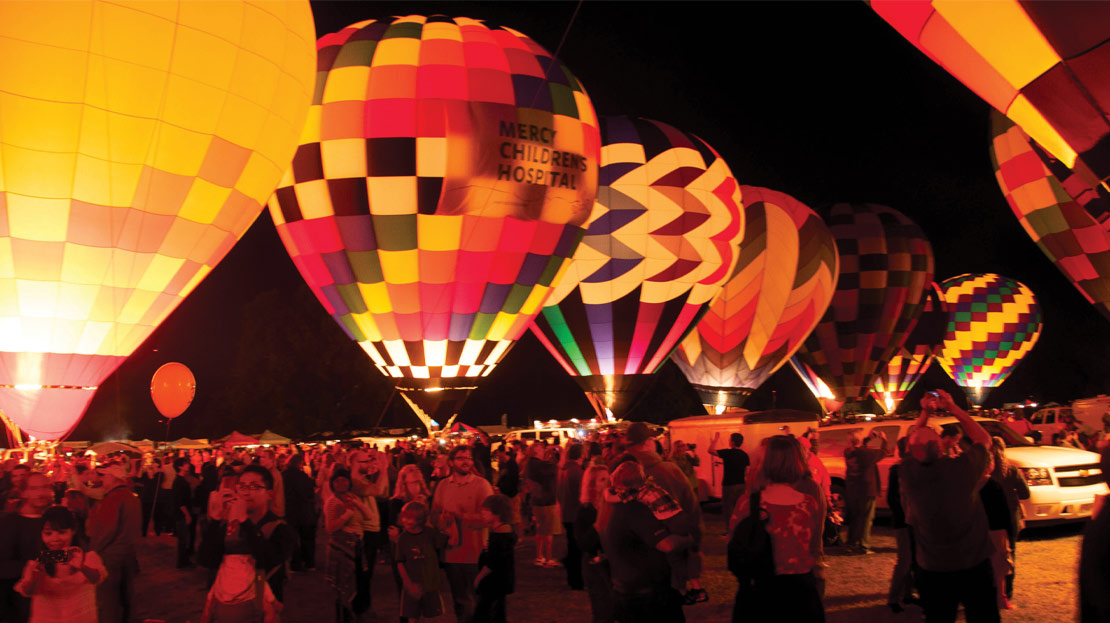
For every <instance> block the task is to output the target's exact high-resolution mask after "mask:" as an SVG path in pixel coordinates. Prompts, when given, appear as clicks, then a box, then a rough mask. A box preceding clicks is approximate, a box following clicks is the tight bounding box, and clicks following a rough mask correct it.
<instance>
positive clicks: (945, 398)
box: [934, 389, 957, 411]
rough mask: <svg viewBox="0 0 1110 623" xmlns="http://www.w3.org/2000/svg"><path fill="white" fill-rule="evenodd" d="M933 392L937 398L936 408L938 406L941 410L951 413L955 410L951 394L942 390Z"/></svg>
mask: <svg viewBox="0 0 1110 623" xmlns="http://www.w3.org/2000/svg"><path fill="white" fill-rule="evenodd" d="M934 391H936V393H937V396H939V398H937V406H939V407H940V408H941V409H944V410H945V411H951V410H953V409H956V408H957V407H956V403H955V401H953V400H952V395H951V394H949V393H948V392H946V391H944V390H943V389H938V390H934Z"/></svg>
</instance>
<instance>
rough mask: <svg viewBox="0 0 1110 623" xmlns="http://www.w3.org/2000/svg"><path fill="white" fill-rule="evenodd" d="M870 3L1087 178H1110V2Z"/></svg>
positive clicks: (887, 0)
mask: <svg viewBox="0 0 1110 623" xmlns="http://www.w3.org/2000/svg"><path fill="white" fill-rule="evenodd" d="M870 3H871V7H872V8H873V9H874V10H875V12H876V13H878V14H879V15H880V16H881V17H882V18H883V19H885V20H886V21H887V22H889V23H890V25H891V26H893V27H894V28H895V29H896V30H898V32H899V33H901V34H902V36H904V37H906V39H908V40H909V41H910V42H911V43H913V44H914V45H915V46H917V47H918V48H919V49H920V50H921V51H923V52H925V54H927V55H928V56H929V58H931V59H933V60H934V61H936V62H937V63H938V64H940V65H941V66H942V67H944V68H945V69H946V70H948V72H949V73H951V74H952V75H953V76H955V77H956V78H958V79H959V80H960V81H962V82H963V83H964V84H965V85H967V86H968V87H970V88H971V90H972V91H974V92H975V93H977V94H978V95H979V96H980V97H982V98H983V99H984V100H986V101H987V103H989V104H990V105H991V106H993V107H994V108H995V109H997V110H999V111H1000V112H1002V113H1004V114H1005V115H1006V116H1008V117H1009V118H1010V119H1012V120H1013V121H1014V122H1016V123H1017V124H1018V125H1019V126H1021V127H1022V129H1024V130H1025V131H1026V132H1027V133H1028V134H1029V135H1030V136H1032V137H1033V138H1034V139H1036V141H1037V142H1038V143H1039V144H1040V145H1041V146H1042V147H1044V148H1045V149H1046V150H1047V151H1048V152H1049V153H1051V154H1053V155H1054V156H1055V157H1056V158H1057V159H1059V160H1060V161H1062V162H1063V163H1064V164H1065V165H1066V166H1068V167H1069V168H1071V169H1073V170H1075V171H1076V172H1077V173H1078V174H1079V175H1080V176H1081V177H1082V178H1084V179H1086V180H1087V181H1088V183H1089V184H1092V185H1097V184H1098V183H1100V182H1105V181H1106V179H1107V177H1110V4H1107V3H1105V2H1030V1H1028V0H1001V1H997V2H962V1H945V0H935V1H933V2H931V3H930V2H920V1H919V2H905V1H904V0H870Z"/></svg>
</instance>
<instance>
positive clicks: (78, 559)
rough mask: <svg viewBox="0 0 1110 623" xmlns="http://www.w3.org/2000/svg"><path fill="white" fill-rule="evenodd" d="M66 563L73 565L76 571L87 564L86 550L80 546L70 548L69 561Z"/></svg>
mask: <svg viewBox="0 0 1110 623" xmlns="http://www.w3.org/2000/svg"><path fill="white" fill-rule="evenodd" d="M66 564H68V565H69V566H71V567H73V569H74V571H76V570H78V569H80V568H81V567H83V566H85V552H83V551H82V550H81V548H80V547H71V548H69V562H68V563H66Z"/></svg>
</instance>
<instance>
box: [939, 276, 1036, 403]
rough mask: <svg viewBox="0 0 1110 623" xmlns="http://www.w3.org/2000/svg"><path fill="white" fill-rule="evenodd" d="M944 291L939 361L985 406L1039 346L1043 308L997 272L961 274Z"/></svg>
mask: <svg viewBox="0 0 1110 623" xmlns="http://www.w3.org/2000/svg"><path fill="white" fill-rule="evenodd" d="M940 286H941V290H942V293H943V295H944V300H945V302H946V303H947V305H948V313H949V320H948V333H947V335H945V338H944V344H943V346H942V347H941V351H940V354H939V355H938V356H937V359H938V360H939V361H940V365H941V367H943V368H944V371H945V372H947V373H948V376H950V377H952V379H953V380H954V381H956V384H957V385H959V386H960V387H962V388H963V390H964V392H965V393H966V394H967V396H968V399H969V400H971V401H972V402H973V403H975V404H976V405H981V404H983V400H985V399H986V397H987V394H988V393H989V392H990V390H991V388H994V387H998V386H999V385H1001V384H1002V383H1003V382H1004V381H1005V380H1006V377H1008V376H1010V373H1011V372H1013V371H1014V368H1016V367H1017V365H1018V364H1019V363H1021V360H1022V358H1023V357H1025V355H1027V354H1028V353H1029V351H1031V350H1033V346H1035V345H1036V344H1037V339H1038V338H1040V336H1041V327H1042V326H1043V321H1042V314H1041V306H1040V304H1039V303H1037V297H1035V296H1034V295H1033V291H1032V290H1030V289H1029V288H1028V287H1026V286H1025V285H1024V284H1022V283H1019V282H1017V281H1014V280H1013V279H1010V278H1008V277H1003V276H1002V275H996V274H993V273H987V274H979V275H960V276H958V277H953V278H951V279H948V280H945V281H944V282H943V283H941V284H940Z"/></svg>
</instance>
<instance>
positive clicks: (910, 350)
mask: <svg viewBox="0 0 1110 623" xmlns="http://www.w3.org/2000/svg"><path fill="white" fill-rule="evenodd" d="M947 331H948V306H947V305H946V304H945V302H944V297H943V295H941V292H940V286H939V285H937V284H936V283H932V284H930V286H929V289H927V290H925V308H924V309H923V310H922V312H921V317H920V318H918V319H917V325H915V326H914V328H913V331H911V332H910V335H909V337H907V338H906V341H905V343H904V344H902V348H900V349H898V353H897V354H895V355H894V356H893V357H891V358H890V361H889V362H888V363H887V364H886V365H885V366H882V367H881V368H880V369H879V374H878V375H877V377H876V378H875V388H874V389H873V390H872V391H871V395H872V396H874V397H875V400H876V402H878V403H879V406H881V407H882V408H883V409H884V410H886V412H887V413H894V412H895V411H897V410H898V405H899V404H900V403H901V402H902V399H903V398H905V397H906V394H908V393H909V391H910V390H911V389H913V386H914V385H916V384H917V380H918V379H920V378H921V375H923V374H925V371H926V370H928V369H929V364H931V363H932V362H933V358H934V357H935V356H936V354H937V353H939V352H940V347H941V343H942V342H943V341H944V336H945V334H946V333H947Z"/></svg>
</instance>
